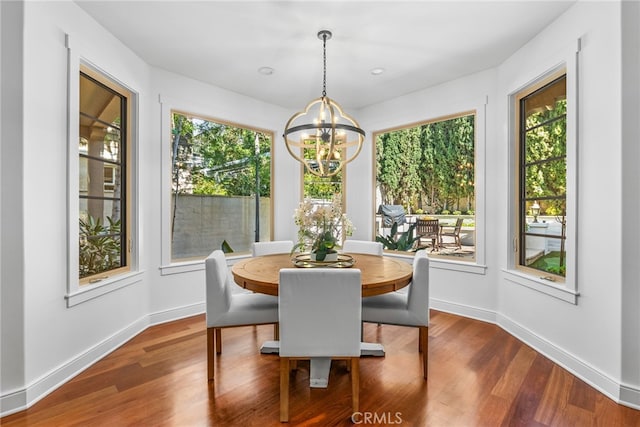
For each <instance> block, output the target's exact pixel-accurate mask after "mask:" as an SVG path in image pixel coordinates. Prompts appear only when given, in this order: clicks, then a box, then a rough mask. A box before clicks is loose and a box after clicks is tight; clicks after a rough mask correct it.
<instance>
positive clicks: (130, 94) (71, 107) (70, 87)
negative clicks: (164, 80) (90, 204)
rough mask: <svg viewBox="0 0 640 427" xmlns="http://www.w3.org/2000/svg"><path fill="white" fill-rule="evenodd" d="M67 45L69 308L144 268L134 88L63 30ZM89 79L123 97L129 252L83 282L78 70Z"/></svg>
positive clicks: (136, 278)
mask: <svg viewBox="0 0 640 427" xmlns="http://www.w3.org/2000/svg"><path fill="white" fill-rule="evenodd" d="M66 47H67V69H68V73H67V107H68V108H67V191H68V197H67V220H68V222H67V230H68V239H67V290H66V294H65V299H66V303H67V307H73V306H75V305H78V304H81V303H83V302H86V301H89V300H92V299H94V298H97V297H100V296H102V295H104V294H107V293H110V292H113V291H115V290H117V289H120V288H124V287H127V286H130V285H133V284H135V283H139V282H140V281H141V280H142V273H143V272H142V271H140V270H139V267H138V244H137V242H138V241H139V234H138V230H139V225H138V214H137V213H138V193H137V182H138V179H137V173H138V172H137V167H136V165H137V147H138V122H137V120H138V104H139V101H138V98H139V95H138V93H137V92H136V91H135V90H134V89H132V88H131V87H129V86H128V85H127V84H125V83H123V82H122V81H120V80H119V79H117V78H116V77H114V76H113V75H111V74H109V73H108V72H106V71H104V70H103V69H101V68H100V67H99V66H97V65H95V64H94V63H92V62H91V61H89V60H88V59H86V58H85V57H83V56H82V55H81V52H80V51H81V50H80V49H77V48H74V47H73V45H72V43H71V37H70V36H69V35H68V34H67V35H66ZM81 71H82V72H84V73H85V74H88V75H90V76H91V77H92V78H94V79H96V80H98V81H101V82H102V83H105V84H107V85H108V86H110V87H116V88H117V90H116V91H117V92H118V93H120V94H122V95H126V97H127V109H126V114H127V119H126V120H127V123H128V126H127V129H126V132H127V135H126V140H127V141H128V144H127V146H126V149H125V151H126V152H125V153H123V156H127V159H126V165H127V166H126V170H125V171H122V172H121V173H123V174H126V184H125V185H127V186H128V188H127V194H126V198H127V200H126V203H125V205H126V206H125V209H126V212H124V213H123V214H122V218H123V220H125V219H126V221H127V227H126V233H127V235H126V240H125V243H124V244H125V248H126V253H127V260H126V267H120V268H118V269H114V270H110V272H109V275H108V277H105V278H100V280H98V281H93V282H92V283H87V282H88V280H81V279H80V277H79V244H78V243H79V234H80V233H79V227H78V224H79V218H80V206H79V197H78V196H79V194H80V184H79V179H78V177H79V161H78V159H79V153H80V150H79V146H78V140H79V137H80V132H79V125H80V123H79V112H80V72H81Z"/></svg>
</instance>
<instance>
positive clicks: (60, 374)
mask: <svg viewBox="0 0 640 427" xmlns="http://www.w3.org/2000/svg"><path fill="white" fill-rule="evenodd" d="M431 308H433V309H436V310H440V311H444V312H447V313H452V314H456V315H459V316H464V317H469V318H472V319H477V320H481V321H484V322H488V323H493V324H497V325H498V326H500V327H501V328H502V329H504V330H505V331H507V332H509V333H510V334H511V335H513V336H514V337H516V338H518V339H519V340H521V341H523V342H524V343H526V344H527V345H529V346H531V347H532V348H533V349H535V350H536V351H538V352H540V353H541V354H543V355H545V356H546V357H548V358H549V359H551V360H553V361H554V362H555V363H557V364H558V365H560V366H562V367H563V368H565V369H567V370H568V371H569V372H571V373H572V374H573V375H575V376H577V377H578V378H580V379H582V380H583V381H585V382H586V383H588V384H590V385H591V386H592V387H594V388H596V389H597V390H598V391H600V392H602V393H603V394H605V395H606V396H608V397H609V398H610V399H612V400H614V401H615V402H618V403H620V404H622V405H625V406H628V407H631V408H634V409H640V389H639V388H636V387H633V386H630V385H622V384H619V383H618V382H616V381H615V380H613V379H612V378H610V377H608V376H607V375H605V374H603V373H602V372H600V371H598V370H597V369H595V368H594V367H592V366H590V365H588V364H587V363H585V362H584V361H582V360H580V359H579V358H577V357H575V356H574V355H572V354H570V353H568V352H566V351H565V350H563V349H562V348H560V347H557V346H555V345H554V344H552V343H550V342H548V341H546V340H544V339H542V338H540V337H538V336H537V335H535V334H534V333H533V332H531V331H529V330H528V329H526V328H524V327H523V326H521V325H519V324H517V323H516V322H514V321H513V320H511V319H509V318H507V317H505V316H502V315H500V314H498V313H496V312H493V311H490V310H485V309H479V308H476V307H471V306H468V305H463V304H457V303H452V302H448V301H443V300H437V299H433V298H432V299H431ZM204 310H205V305H204V303H198V304H192V305H188V306H183V307H177V308H173V309H169V310H164V311H159V312H156V313H152V314H149V315H148V316H145V317H142V318H140V319H138V320H136V321H135V322H133V323H132V324H131V325H129V326H127V327H126V328H123V329H122V330H120V331H119V332H117V333H115V334H113V335H112V336H110V337H109V338H107V339H105V340H103V341H102V342H101V343H98V344H96V345H95V346H93V347H92V348H90V349H88V350H87V351H86V352H84V353H82V354H79V355H77V356H76V357H75V358H74V359H73V360H70V361H69V362H67V363H64V364H63V365H61V366H59V367H58V368H56V369H54V370H52V371H50V372H49V373H47V374H45V375H43V376H41V377H40V378H38V379H37V380H35V381H33V382H32V383H31V384H29V385H28V386H27V387H26V388H24V389H19V390H12V391H10V392H8V393H5V394H4V395H2V396H0V417H4V416H6V415H10V414H13V413H15V412H18V411H21V410H24V409H27V408H29V407H31V406H32V405H33V404H35V403H36V402H38V401H39V400H41V399H42V398H44V397H45V396H46V395H48V394H49V393H51V392H52V391H54V390H55V389H57V388H58V387H60V386H61V385H62V384H64V383H65V382H67V381H69V380H70V379H71V378H73V377H75V376H76V375H78V374H79V373H81V372H82V371H84V370H85V369H87V368H88V367H90V366H91V365H93V364H94V363H96V362H97V361H98V360H100V359H102V358H104V357H105V356H107V355H108V354H109V353H111V352H112V351H114V350H115V349H117V348H118V347H120V346H121V345H123V344H124V343H126V342H127V341H129V340H130V339H131V338H133V337H135V336H136V335H138V334H139V333H141V332H142V331H144V330H145V329H147V328H148V327H149V326H152V325H157V324H161V323H166V322H171V321H174V320H178V319H182V318H185V317H190V316H195V315H197V314H201V313H203V312H204Z"/></svg>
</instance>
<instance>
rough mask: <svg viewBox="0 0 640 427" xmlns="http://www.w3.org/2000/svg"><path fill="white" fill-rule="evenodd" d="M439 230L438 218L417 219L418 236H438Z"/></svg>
mask: <svg viewBox="0 0 640 427" xmlns="http://www.w3.org/2000/svg"><path fill="white" fill-rule="evenodd" d="M439 231H440V230H439V222H438V220H437V219H418V220H416V234H417V235H418V236H423V237H424V236H433V235H435V236H437V235H438V232H439Z"/></svg>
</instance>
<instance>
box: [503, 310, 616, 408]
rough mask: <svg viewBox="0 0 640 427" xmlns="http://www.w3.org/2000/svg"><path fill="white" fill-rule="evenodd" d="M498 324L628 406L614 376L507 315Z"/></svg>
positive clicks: (613, 398)
mask: <svg viewBox="0 0 640 427" xmlns="http://www.w3.org/2000/svg"><path fill="white" fill-rule="evenodd" d="M498 325H499V326H500V327H501V328H502V329H504V330H505V331H507V332H509V333H510V334H511V335H513V336H514V337H516V338H518V339H519V340H520V341H523V342H525V343H526V344H528V345H530V346H531V347H533V348H534V349H535V350H536V351H537V352H539V353H541V354H543V355H544V356H546V357H548V358H549V359H551V360H552V361H553V362H555V363H557V364H558V365H560V366H562V367H563V368H565V369H566V370H568V371H569V372H571V373H572V374H573V375H575V376H577V377H578V378H580V379H581V380H583V381H584V382H586V383H587V384H589V385H590V386H592V387H594V388H595V389H597V390H598V391H600V392H601V393H603V394H605V395H606V396H608V397H609V398H610V399H612V400H614V401H616V402H619V403H622V404H625V405H627V406H628V403H626V402H624V403H623V402H621V401H620V388H621V385H620V384H619V383H618V382H617V381H615V380H614V379H613V378H611V377H609V376H607V375H606V374H604V373H602V372H600V371H598V370H597V369H596V368H594V367H593V366H591V365H589V364H588V363H586V362H584V361H583V360H581V359H580V358H578V357H576V356H575V355H573V354H571V353H569V352H567V351H566V350H564V349H562V348H560V347H558V346H556V345H555V344H553V343H551V342H549V341H547V340H545V339H543V338H540V337H539V336H537V335H536V334H534V333H533V332H531V331H529V330H528V329H526V328H525V327H523V326H522V325H520V324H518V323H516V322H514V321H513V320H512V319H510V318H508V317H506V316H503V315H499V316H498Z"/></svg>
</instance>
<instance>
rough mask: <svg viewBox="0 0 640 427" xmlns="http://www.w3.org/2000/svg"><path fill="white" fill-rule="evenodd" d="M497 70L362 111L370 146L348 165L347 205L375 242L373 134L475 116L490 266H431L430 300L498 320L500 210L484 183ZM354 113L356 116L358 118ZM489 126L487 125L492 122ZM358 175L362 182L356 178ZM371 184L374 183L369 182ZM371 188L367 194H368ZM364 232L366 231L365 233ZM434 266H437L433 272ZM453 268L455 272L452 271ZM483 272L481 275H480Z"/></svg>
mask: <svg viewBox="0 0 640 427" xmlns="http://www.w3.org/2000/svg"><path fill="white" fill-rule="evenodd" d="M495 87H496V71H495V70H488V71H485V72H481V73H477V74H474V75H471V76H468V77H465V78H462V79H458V80H455V81H451V82H448V83H445V84H442V85H439V86H437V87H432V88H429V89H425V90H422V91H419V92H415V93H412V94H409V95H406V96H402V97H399V98H395V99H393V100H390V101H387V102H383V103H380V104H377V105H374V106H370V107H368V108H365V109H363V110H362V111H360V112H358V115H357V117H358V119H359V121H360V123H361V124H362V125H363V127H364V128H365V129H366V131H367V144H366V145H365V146H364V148H363V150H362V153H361V154H360V156H359V158H358V159H356V160H355V161H354V162H352V163H350V164H349V175H348V182H347V206H348V209H349V214H350V217H351V218H352V219H353V221H354V224H355V226H356V227H357V229H358V230H357V233H359V234H358V237H360V238H364V239H371V238H372V232H371V231H370V230H372V229H373V221H374V218H373V216H372V215H371V212H374V211H375V209H376V208H377V206H375V198H374V197H375V196H374V193H373V188H372V187H371V182H372V181H374V180H375V177H374V176H373V163H374V159H373V144H374V142H373V139H372V138H373V133H374V132H377V131H383V130H387V129H392V128H396V127H401V126H406V125H408V124H414V123H418V122H424V121H426V120H431V119H435V118H439V117H444V116H448V115H451V114H458V113H461V112H465V111H475V112H476V122H475V127H476V132H477V138H476V147H475V148H476V153H475V156H476V197H477V200H476V243H477V247H476V250H477V263H478V265H480V266H484V265H486V266H488V267H487V268H486V270H484V269H483V268H479V269H477V271H476V272H475V273H472V272H464V271H462V269H456V268H455V267H452V265H453V266H455V263H453V264H452V263H451V262H449V263H447V262H442V261H439V260H433V261H432V263H431V266H432V268H431V276H430V288H431V292H430V297H431V300H432V305H433V306H434V307H435V308H440V309H446V310H450V311H456V312H457V313H461V314H464V315H467V316H471V317H476V318H480V319H483V320H488V321H495V311H496V309H497V302H496V291H495V283H496V281H497V277H498V272H497V269H496V268H495V266H496V264H497V262H498V261H497V259H496V257H495V253H494V252H495V251H494V248H495V245H494V241H493V240H495V239H489V238H487V237H486V236H494V235H495V233H496V231H497V230H496V229H495V228H497V227H499V226H500V224H497V223H494V222H492V221H487V220H486V219H485V218H492V217H493V216H494V215H495V214H496V213H497V212H496V210H497V209H500V208H501V206H497V205H495V204H486V203H485V197H486V196H485V191H486V190H485V188H486V187H488V186H489V184H487V185H485V182H487V179H488V178H489V177H490V174H487V173H486V170H487V169H486V168H485V166H484V163H485V159H486V158H487V153H488V152H489V151H490V150H491V148H492V144H491V142H492V141H493V133H494V127H493V125H492V124H491V122H490V120H492V117H493V110H495V104H496V100H495V95H494V94H495V90H496V89H495ZM354 115H355V114H354ZM487 123H488V125H485V124H487ZM355 177H358V181H355V180H354V178H355ZM369 180H371V181H369ZM364 188H366V189H367V190H368V191H364V190H363V189H364ZM361 230H364V231H361ZM434 267H435V268H434ZM451 268H454V269H453V270H451ZM478 273H480V274H478Z"/></svg>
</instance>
